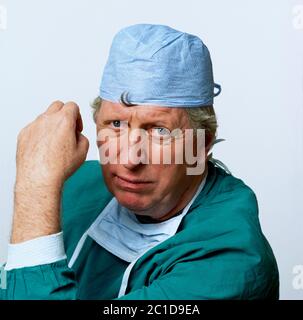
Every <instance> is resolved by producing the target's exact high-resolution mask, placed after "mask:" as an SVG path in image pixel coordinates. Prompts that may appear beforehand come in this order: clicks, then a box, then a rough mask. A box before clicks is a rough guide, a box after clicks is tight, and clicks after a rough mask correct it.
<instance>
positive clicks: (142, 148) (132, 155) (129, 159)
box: [120, 130, 148, 170]
mask: <svg viewBox="0 0 303 320" xmlns="http://www.w3.org/2000/svg"><path fill="white" fill-rule="evenodd" d="M120 157H121V159H122V161H123V162H122V163H123V165H124V167H125V168H127V169H129V170H132V169H134V168H135V167H137V166H139V165H142V164H146V163H147V160H148V159H147V141H146V139H145V138H144V136H143V135H142V132H138V131H137V130H130V132H129V135H128V141H127V145H123V146H122V148H121V153H120Z"/></svg>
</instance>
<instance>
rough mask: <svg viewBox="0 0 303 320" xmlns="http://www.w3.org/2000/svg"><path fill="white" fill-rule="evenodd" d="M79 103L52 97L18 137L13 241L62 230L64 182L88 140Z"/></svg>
mask: <svg viewBox="0 0 303 320" xmlns="http://www.w3.org/2000/svg"><path fill="white" fill-rule="evenodd" d="M82 129H83V124H82V119H81V115H80V111H79V107H78V106H77V105H76V104H75V103H73V102H69V103H66V104H64V103H62V102H60V101H56V102H54V103H52V104H51V105H50V107H49V108H48V109H47V110H46V112H44V113H43V114H41V115H40V116H39V117H38V118H37V119H36V120H35V121H33V122H32V123H30V124H29V125H28V126H26V127H25V128H24V129H23V130H22V131H21V132H20V134H19V136H18V145H17V155H16V165H17V174H16V183H15V201H14V223H13V232H12V242H13V243H17V242H22V241H25V240H30V239H33V238H35V237H38V236H42V235H48V234H52V233H55V232H58V231H59V230H60V201H61V189H62V186H63V183H64V181H65V180H66V179H67V178H68V177H69V176H70V175H72V174H73V173H74V172H75V171H76V170H77V169H78V168H79V167H80V165H81V164H82V163H83V162H84V161H85V159H86V156H87V152H88V147H89V143H88V140H87V138H86V137H85V136H83V135H82V134H81V132H82Z"/></svg>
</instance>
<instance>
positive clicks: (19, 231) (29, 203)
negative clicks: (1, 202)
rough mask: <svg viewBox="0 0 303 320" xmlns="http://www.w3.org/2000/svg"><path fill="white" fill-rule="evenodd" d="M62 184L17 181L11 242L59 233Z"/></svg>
mask: <svg viewBox="0 0 303 320" xmlns="http://www.w3.org/2000/svg"><path fill="white" fill-rule="evenodd" d="M60 201H61V187H60V186H51V187H50V186H39V187H38V186H33V185H30V184H28V183H26V182H20V183H16V185H15V191H14V218H13V228H12V236H11V243H14V244H15V243H19V242H23V241H27V240H31V239H34V238H37V237H40V236H45V235H50V234H54V233H57V232H59V231H60V230H61V226H60Z"/></svg>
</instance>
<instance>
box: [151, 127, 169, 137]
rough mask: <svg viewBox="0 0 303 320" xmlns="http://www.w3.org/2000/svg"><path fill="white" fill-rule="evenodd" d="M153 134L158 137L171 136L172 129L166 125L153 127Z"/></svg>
mask: <svg viewBox="0 0 303 320" xmlns="http://www.w3.org/2000/svg"><path fill="white" fill-rule="evenodd" d="M152 135H153V136H156V137H168V136H170V131H169V130H168V129H167V128H164V127H159V128H153V129H152Z"/></svg>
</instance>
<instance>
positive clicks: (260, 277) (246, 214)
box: [180, 166, 278, 294]
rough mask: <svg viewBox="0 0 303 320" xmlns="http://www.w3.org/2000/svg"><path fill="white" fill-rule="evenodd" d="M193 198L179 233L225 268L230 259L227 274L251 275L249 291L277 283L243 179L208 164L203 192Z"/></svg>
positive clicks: (253, 199)
mask: <svg viewBox="0 0 303 320" xmlns="http://www.w3.org/2000/svg"><path fill="white" fill-rule="evenodd" d="M196 200H197V201H195V205H194V206H193V209H192V211H191V212H189V214H188V216H186V217H185V218H186V219H187V220H185V219H184V220H185V221H184V226H183V230H181V231H183V237H185V238H187V240H188V241H197V243H200V245H201V248H203V250H201V251H203V257H204V254H206V255H207V256H208V255H212V256H213V257H217V263H218V264H219V265H220V264H221V263H222V266H225V269H226V271H227V268H226V261H231V262H232V261H234V263H231V264H230V265H229V267H228V268H229V270H228V272H229V274H233V275H235V274H239V273H242V274H243V276H244V275H245V276H247V277H248V278H250V279H252V281H251V282H250V285H249V288H250V290H251V291H252V292H253V291H255V290H256V291H258V290H260V288H261V287H262V285H263V284H264V285H266V286H267V287H268V288H269V287H270V283H271V282H272V281H274V282H275V284H277V283H278V268H277V264H276V260H275V257H274V254H273V251H272V249H271V247H270V245H269V243H268V241H267V239H266V238H265V236H264V234H263V232H262V229H261V225H260V222H259V216H258V215H259V210H258V202H257V198H256V195H255V193H254V191H253V190H252V189H251V188H250V187H249V186H248V185H246V184H245V183H244V182H243V180H241V179H239V178H236V177H234V176H233V175H231V174H227V173H226V172H225V171H224V170H223V169H221V168H218V167H215V166H212V167H211V168H210V176H209V177H208V181H207V183H206V185H205V190H204V193H203V192H201V194H200V195H199V197H197V199H196ZM180 236H181V234H180ZM180 239H181V237H180ZM262 283H263V284H262ZM275 290H276V289H275ZM252 294H253V293H252Z"/></svg>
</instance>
